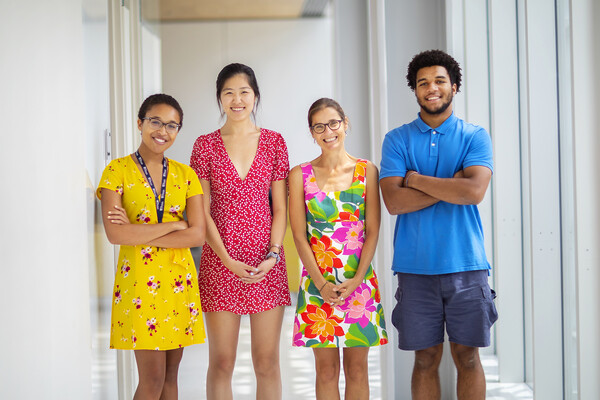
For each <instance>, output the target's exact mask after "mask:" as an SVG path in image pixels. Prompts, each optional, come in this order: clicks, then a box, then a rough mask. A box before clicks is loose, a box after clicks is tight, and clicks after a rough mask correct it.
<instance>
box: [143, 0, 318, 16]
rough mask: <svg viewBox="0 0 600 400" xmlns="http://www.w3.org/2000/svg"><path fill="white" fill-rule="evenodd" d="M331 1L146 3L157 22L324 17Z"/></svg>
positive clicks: (171, 0)
mask: <svg viewBox="0 0 600 400" xmlns="http://www.w3.org/2000/svg"><path fill="white" fill-rule="evenodd" d="M329 1H330V0H142V1H141V4H142V14H143V17H144V18H145V19H148V20H154V21H210V20H231V19H281V18H288V19H289V18H305V17H320V16H322V15H323V13H324V11H325V9H326V7H327V5H328V4H329Z"/></svg>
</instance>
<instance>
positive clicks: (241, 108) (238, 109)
mask: <svg viewBox="0 0 600 400" xmlns="http://www.w3.org/2000/svg"><path fill="white" fill-rule="evenodd" d="M231 109H232V110H233V111H242V110H243V109H244V107H231Z"/></svg>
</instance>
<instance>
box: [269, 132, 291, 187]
mask: <svg viewBox="0 0 600 400" xmlns="http://www.w3.org/2000/svg"><path fill="white" fill-rule="evenodd" d="M274 147H275V157H274V159H273V175H272V177H271V181H280V180H282V179H286V178H287V177H288V175H289V173H290V160H289V155H288V149H287V145H286V144H285V140H284V139H283V137H282V136H281V135H280V134H277V135H276V138H275V140H274Z"/></svg>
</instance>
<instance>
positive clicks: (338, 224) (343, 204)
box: [293, 160, 388, 347]
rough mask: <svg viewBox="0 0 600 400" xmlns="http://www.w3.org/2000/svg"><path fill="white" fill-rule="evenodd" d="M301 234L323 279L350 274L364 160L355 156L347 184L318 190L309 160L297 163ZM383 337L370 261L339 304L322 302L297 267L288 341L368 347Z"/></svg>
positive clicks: (360, 233) (359, 236)
mask: <svg viewBox="0 0 600 400" xmlns="http://www.w3.org/2000/svg"><path fill="white" fill-rule="evenodd" d="M300 168H301V169H302V178H303V182H304V198H305V202H306V223H307V227H306V228H307V229H306V234H307V239H308V241H309V243H310V246H311V248H312V251H313V253H314V255H315V259H316V260H317V264H318V266H319V271H320V272H321V273H322V274H323V276H324V277H325V279H327V280H328V281H330V282H332V283H333V284H335V285H338V284H340V283H342V282H344V281H345V280H346V279H350V278H352V277H354V274H355V273H356V270H357V268H358V262H359V260H360V254H361V251H362V247H363V243H364V241H365V227H364V222H365V193H366V192H365V187H366V186H365V185H366V168H367V161H366V160H358V162H357V163H356V167H355V170H354V177H353V180H352V184H351V186H350V188H348V189H346V190H342V191H336V192H323V191H321V190H320V189H319V187H318V186H317V180H316V178H315V174H314V171H313V168H312V165H311V164H308V163H307V164H302V165H301V166H300ZM387 342H388V339H387V333H386V331H385V319H384V315H383V307H382V305H381V295H380V292H379V286H378V283H377V277H376V276H375V271H374V270H373V266H372V265H369V268H368V269H367V272H366V274H365V277H364V280H363V282H362V283H361V284H360V285H359V286H358V287H357V288H356V290H355V291H354V292H353V293H352V294H351V295H350V297H348V298H347V299H345V301H344V303H343V304H342V305H341V306H336V307H332V306H331V305H329V304H328V303H325V302H324V301H323V298H322V297H321V294H320V293H319V290H318V288H317V287H316V286H315V284H314V282H313V280H312V279H311V278H310V276H309V275H308V273H307V271H306V268H303V269H302V280H301V282H300V289H299V293H298V305H297V308H296V318H295V321H294V337H293V345H294V346H301V347H368V346H378V345H380V344H385V343H387Z"/></svg>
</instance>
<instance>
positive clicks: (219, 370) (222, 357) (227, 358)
mask: <svg viewBox="0 0 600 400" xmlns="http://www.w3.org/2000/svg"><path fill="white" fill-rule="evenodd" d="M234 367H235V354H233V355H232V354H219V355H216V356H212V357H210V359H209V368H210V369H211V370H212V372H213V373H216V374H219V375H224V376H232V375H233V369H234Z"/></svg>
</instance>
